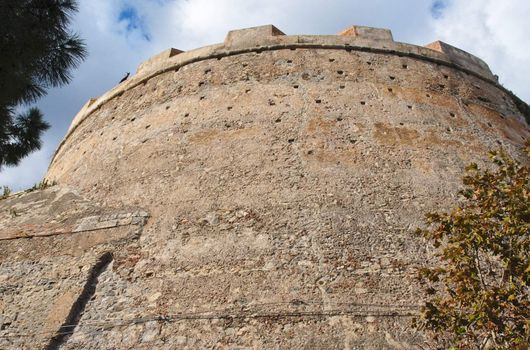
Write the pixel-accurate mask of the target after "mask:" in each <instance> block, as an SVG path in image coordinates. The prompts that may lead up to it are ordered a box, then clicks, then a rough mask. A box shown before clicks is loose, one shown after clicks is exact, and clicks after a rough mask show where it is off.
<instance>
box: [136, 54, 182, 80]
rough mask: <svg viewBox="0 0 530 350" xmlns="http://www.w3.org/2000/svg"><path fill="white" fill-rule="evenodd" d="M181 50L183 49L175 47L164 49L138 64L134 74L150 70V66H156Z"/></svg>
mask: <svg viewBox="0 0 530 350" xmlns="http://www.w3.org/2000/svg"><path fill="white" fill-rule="evenodd" d="M182 52H184V51H182V50H179V49H175V48H170V49H167V50H164V51H162V52H160V53H159V54H157V55H154V56H153V57H151V58H149V59H148V60H147V61H144V62H143V63H142V64H140V65H139V66H138V69H136V74H139V73H142V72H145V71H148V70H151V69H152V68H155V67H157V66H158V65H159V64H160V63H162V62H164V61H165V60H167V59H168V58H171V57H173V56H176V55H178V54H181V53H182Z"/></svg>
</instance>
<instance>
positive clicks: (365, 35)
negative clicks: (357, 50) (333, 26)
mask: <svg viewBox="0 0 530 350" xmlns="http://www.w3.org/2000/svg"><path fill="white" fill-rule="evenodd" d="M337 35H340V36H353V37H357V38H362V39H368V40H382V41H394V39H393V38H392V32H391V31H390V30H388V29H383V28H372V27H363V26H351V27H348V28H346V29H344V30H343V31H341V32H339V33H337Z"/></svg>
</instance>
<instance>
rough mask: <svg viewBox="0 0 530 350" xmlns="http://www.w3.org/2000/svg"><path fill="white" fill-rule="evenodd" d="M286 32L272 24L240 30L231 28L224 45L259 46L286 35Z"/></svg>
mask: <svg viewBox="0 0 530 350" xmlns="http://www.w3.org/2000/svg"><path fill="white" fill-rule="evenodd" d="M284 35H285V34H284V33H283V32H282V31H281V30H279V29H278V28H276V27H275V26H273V25H272V24H269V25H265V26H259V27H252V28H245V29H239V30H231V31H229V32H228V34H227V35H226V38H225V41H224V45H225V48H235V47H259V46H262V45H264V44H267V43H268V42H270V41H271V39H273V38H274V37H276V36H284Z"/></svg>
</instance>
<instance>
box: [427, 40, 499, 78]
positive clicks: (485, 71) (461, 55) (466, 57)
mask: <svg viewBox="0 0 530 350" xmlns="http://www.w3.org/2000/svg"><path fill="white" fill-rule="evenodd" d="M425 47H426V48H428V49H431V50H434V51H438V52H441V53H443V54H445V55H446V56H447V59H448V60H449V61H451V62H452V63H455V64H457V65H459V66H460V67H463V68H465V69H468V70H471V71H473V72H476V73H478V74H480V75H482V76H484V77H486V78H488V79H491V80H494V81H496V80H497V79H496V77H495V76H494V75H493V73H492V72H491V70H490V68H489V67H488V65H487V64H486V62H484V61H483V60H481V59H480V58H478V57H476V56H474V55H472V54H470V53H468V52H466V51H464V50H461V49H459V48H456V47H454V46H452V45H449V44H447V43H444V42H443V41H435V42H432V43H430V44H427V45H425Z"/></svg>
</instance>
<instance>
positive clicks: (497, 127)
mask: <svg viewBox="0 0 530 350" xmlns="http://www.w3.org/2000/svg"><path fill="white" fill-rule="evenodd" d="M356 28H357V27H356ZM358 28H360V27H358ZM350 31H351V30H350ZM385 33H386V32H385V31H384V30H383V31H378V30H372V31H371V30H368V29H363V30H356V32H355V33H353V34H355V35H343V36H322V37H321V36H287V35H283V33H281V32H280V31H276V30H275V29H274V27H272V26H266V27H261V28H254V29H247V30H245V31H242V32H240V33H237V32H233V33H231V34H230V35H229V36H228V37H227V41H225V44H219V45H213V46H209V47H206V48H202V49H198V50H194V51H190V52H185V53H179V54H178V55H173V56H171V57H167V58H166V59H162V58H160V57H161V56H157V57H159V58H157V59H156V60H155V61H156V64H155V65H153V66H150V65H149V64H147V65H144V66H143V68H142V70H140V71H139V73H138V74H137V75H136V76H134V77H132V78H131V79H129V80H128V81H126V82H125V83H123V84H120V86H119V87H117V88H115V89H113V90H111V91H110V92H109V93H107V94H105V95H104V96H102V97H100V98H99V99H97V100H96V101H95V102H93V103H92V104H91V105H90V106H89V107H88V108H87V109H86V110H85V112H84V114H83V115H82V116H81V117H76V121H75V123H76V125H75V127H73V128H71V130H70V131H69V133H68V135H67V137H66V138H65V140H64V141H63V143H62V145H61V146H60V148H59V150H58V151H57V153H56V155H55V157H54V159H53V162H52V164H51V165H50V169H49V172H48V174H47V179H48V180H49V181H56V182H57V183H58V184H59V185H58V187H57V190H55V191H62V190H63V189H66V188H73V189H75V191H76V192H77V193H79V195H78V196H79V197H82V198H83V200H82V201H78V200H75V201H73V202H72V203H74V202H75V205H71V206H70V205H68V206H63V207H64V208H65V209H63V210H59V211H58V212H56V213H55V214H53V211H52V212H51V213H50V214H46V210H47V208H50V207H53V206H54V204H53V203H55V201H56V200H55V199H54V198H57V196H58V195H57V194H55V195H54V196H52V195H51V194H50V195H49V196H48V195H47V194H46V195H44V194H40V192H38V193H35V194H34V195H35V196H36V197H35V198H37V197H38V196H44V197H42V200H41V201H40V202H39V201H38V200H37V199H34V200H32V201H34V203H40V204H32V205H33V206H34V207H38V206H39V205H40V207H39V208H40V209H38V210H36V211H35V213H36V214H35V215H37V214H38V213H41V212H42V214H38V215H40V216H38V218H37V216H35V218H33V219H31V218H30V217H29V216H28V218H25V216H24V217H23V216H20V217H18V216H17V217H7V216H6V218H2V219H1V220H0V225H2V226H0V235H4V236H5V237H7V236H9V237H11V238H13V239H9V240H4V241H0V244H2V249H3V251H5V252H6V254H5V257H4V260H2V265H0V268H2V269H4V270H2V271H3V272H2V273H1V274H0V281H1V284H0V286H2V288H6V290H7V289H9V290H10V291H12V292H10V293H6V294H5V297H4V299H2V304H1V305H2V310H5V312H4V314H3V315H0V317H2V322H7V323H8V324H9V326H6V328H5V333H0V335H2V334H5V335H8V336H9V335H10V334H11V335H12V334H15V333H16V332H25V331H27V329H28V328H27V327H29V326H30V325H33V324H34V325H37V326H36V328H35V329H38V330H39V332H40V335H37V334H35V335H28V336H26V337H23V338H13V337H6V338H5V339H4V338H0V339H1V340H0V341H4V340H5V343H0V345H1V346H0V347H5V348H31V347H32V346H31V344H37V343H36V341H37V340H38V341H40V342H41V343H38V344H50V343H49V341H50V339H51V337H52V335H53V334H54V331H53V330H58V329H63V328H59V327H60V324H61V322H63V320H64V319H65V316H64V312H63V311H61V310H68V308H67V307H63V306H62V305H64V304H68V303H71V300H73V297H72V296H74V295H78V296H79V295H80V291H81V290H86V289H87V281H96V282H97V283H95V282H94V283H95V286H96V287H95V289H94V291H93V295H92V297H90V298H89V299H88V300H86V303H85V305H84V306H83V308H82V312H80V313H79V317H80V319H79V320H78V322H77V323H75V324H73V326H72V327H71V328H70V331H69V332H68V333H73V334H71V336H69V337H66V338H65V339H63V340H62V341H61V343H60V347H61V348H62V349H115V348H118V349H130V348H134V349H153V348H157V349H175V348H182V349H197V348H241V349H245V348H249V349H251V348H252V349H256V348H257V349H270V348H273V349H285V348H293V349H300V348H308V349H338V348H340V349H343V348H345V349H411V348H414V347H417V346H418V345H419V344H422V343H423V341H424V340H423V338H422V335H421V334H416V333H414V332H411V330H410V318H411V316H412V315H414V314H415V313H416V312H417V310H418V307H419V304H420V303H421V298H422V296H421V295H420V294H419V288H418V287H419V286H418V285H417V282H416V281H415V279H414V277H415V275H416V272H415V268H416V266H418V265H419V264H421V263H423V262H424V261H425V260H427V259H430V258H431V257H430V255H429V247H426V246H425V245H424V242H423V241H421V240H419V239H418V238H417V237H415V236H413V235H412V234H411V233H412V231H413V230H414V228H415V227H417V226H418V225H420V224H421V222H422V216H423V213H424V212H426V211H429V210H434V209H435V210H440V209H445V208H449V207H450V206H451V205H453V204H454V203H455V201H456V200H457V198H456V193H457V190H458V188H459V186H460V175H461V173H462V171H463V168H464V166H465V165H466V164H467V163H469V162H471V161H475V162H478V163H482V161H483V160H484V159H485V158H486V152H487V150H489V149H491V148H495V147H497V146H498V145H503V146H504V147H505V148H506V149H507V150H508V151H509V152H511V153H513V154H514V155H518V154H521V153H520V152H521V145H522V143H523V140H524V138H526V137H528V135H529V132H528V126H527V125H526V124H525V123H524V121H523V117H522V116H521V114H520V112H519V111H518V110H517V108H516V106H515V105H514V103H513V101H512V100H511V99H510V97H509V96H508V95H507V94H506V91H505V90H503V89H502V88H501V87H499V86H498V85H497V84H496V83H495V81H494V80H493V79H492V75H491V72H489V69H487V66H486V67H484V66H482V65H481V64H479V63H477V62H479V61H476V62H475V61H474V59H471V60H470V61H469V66H468V67H464V66H462V65H463V64H464V63H466V62H463V61H459V62H453V61H452V60H451V58H450V55H449V54H448V53H446V52H444V51H443V50H442V51H435V50H431V49H428V48H421V47H417V46H413V45H407V44H401V43H395V42H393V41H392V40H391V36H390V37H388V36H387V34H385ZM345 34H352V33H345ZM374 36H375V37H374ZM256 45H258V46H256ZM164 55H165V54H164ZM167 56H170V55H169V54H168V55H167ZM164 57H165V56H164ZM462 57H464V56H462ZM477 60H478V59H477ZM466 64H467V63H466ZM475 68H476V69H475ZM479 68H480V70H479ZM65 191H66V190H65ZM46 193H47V192H46ZM46 196H48V197H46ZM24 198H25V197H20V198H18V199H12V198H9V199H7V201H10V202H5V201H1V202H0V210H4V211H5V212H8V211H9V208H15V207H16V208H19V211H20V210H21V212H24V213H26V212H28V210H25V209H24V208H25V207H24V206H25V205H27V204H24V203H25V202H24V201H25V200H24ZM39 198H40V197H39ZM72 198H73V197H72ZM76 198H77V197H76ZM83 201H84V202H83ZM5 203H7V204H5ZM82 203H87V204H86V207H84V206H83V205H84V204H82ZM2 205H3V207H1V206H2ZM76 206H81V207H82V208H84V209H79V210H78V209H75V208H77V207H76ZM57 207H58V208H60V207H61V206H57ZM2 208H4V209H2ZM16 208H15V209H16ZM87 208H91V209H87ZM139 208H144V210H145V211H143V210H141V209H139ZM39 210H40V211H39ZM31 212H33V209H32V210H31ZM61 213H63V214H61ZM148 213H149V214H148ZM60 214H61V215H62V217H64V220H65V221H60V219H54V218H56V217H58V218H60V217H61V215H60ZM24 215H26V214H24ZM32 220H33V221H32ZM144 223H145V226H143V224H144ZM30 224H31V225H37V226H35V227H34V229H33V230H32V231H31V232H34V233H33V235H34V236H35V237H36V238H34V239H32V240H29V239H24V238H22V237H23V236H22V234H19V233H13V232H12V231H13V230H15V231H16V230H19V231H20V230H22V231H24V232H26V231H27V230H28V226H27V225H30ZM52 224H53V225H57V226H54V228H53V230H55V232H58V230H60V229H62V230H63V231H61V234H59V235H54V236H50V237H37V236H39V234H40V232H48V231H50V230H51V229H48V226H47V225H52ZM142 227H143V230H141V231H140V230H139V229H140V228H142ZM20 228H23V229H20ZM4 231H5V232H8V233H4ZM19 231H16V232H19ZM63 233H64V234H63ZM4 236H1V237H4ZM75 237H79V238H75ZM90 237H93V238H90ZM74 238H75V239H74ZM81 238H82V239H81ZM37 239H38V240H39V241H38V243H35V242H36V240H37ZM31 241H35V242H33V243H29V242H31ZM78 241H79V242H86V243H83V244H81V243H80V244H77V245H75V244H74V243H73V242H78ZM78 246H81V248H78ZM67 252H68V253H67ZM105 252H112V261H110V262H107V264H106V265H104V266H103V265H102V264H101V263H98V262H99V261H101V257H102V256H103V254H104V253H105ZM98 259H99V260H98ZM35 261H37V262H38V263H37V264H35V265H36V266H37V267H38V268H37V267H35V270H33V269H32V268H30V267H28V266H33V265H34V262H35ZM98 264H99V265H98ZM96 266H99V267H101V266H103V267H101V268H97V269H96V268H95V267H96ZM95 270H97V271H95ZM40 271H45V272H40ZM96 272H97V273H96ZM40 274H42V276H44V277H46V276H48V275H53V274H57V275H59V276H64V279H65V280H66V282H63V283H64V285H63V284H61V287H60V288H59V287H57V286H58V285H57V284H56V285H52V286H51V287H47V286H48V284H44V282H45V281H42V282H41V281H40V278H41V277H40ZM46 278H48V277H46ZM50 278H51V277H50ZM46 281H47V280H46ZM36 283H37V284H38V283H42V284H43V285H45V286H46V287H42V288H41V289H44V288H48V289H46V290H45V291H41V289H38V290H37V291H35V290H34V289H32V288H29V289H28V290H27V291H26V289H23V290H22V294H20V299H17V300H15V297H16V293H18V291H19V290H21V288H22V287H21V286H22V285H31V284H36ZM39 285H40V284H39ZM39 288H40V287H39ZM50 291H51V292H50ZM33 293H35V294H33ZM50 293H53V295H52V294H50ZM81 294H83V292H81ZM33 295H35V297H34V296H33ZM23 300H27V302H26V301H23ZM42 300H46V306H45V307H44V309H42V308H43V306H42V305H41V304H42ZM58 304H60V305H61V307H59V306H54V305H58ZM6 305H9V306H6ZM39 308H41V309H39ZM20 310H32V312H33V310H36V311H35V315H46V317H40V316H39V318H38V320H36V319H34V318H31V317H29V316H27V315H26V316H24V317H25V318H20V316H17V312H20ZM51 310H58V311H57V313H56V314H51V316H48V315H50V312H51ZM61 312H62V313H61ZM19 319H21V320H23V322H22V321H21V322H19V321H17V320H19ZM4 320H7V321H4ZM10 320H11V321H10ZM13 320H14V321H13ZM46 320H49V321H46ZM17 322H19V323H17ZM46 327H47V328H46ZM44 329H51V331H47V332H46V331H43V330H44ZM3 332H4V330H3ZM6 339H7V340H6ZM36 339H37V340H36ZM8 341H11V342H13V343H9V342H8ZM32 341H35V342H33V343H32Z"/></svg>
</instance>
